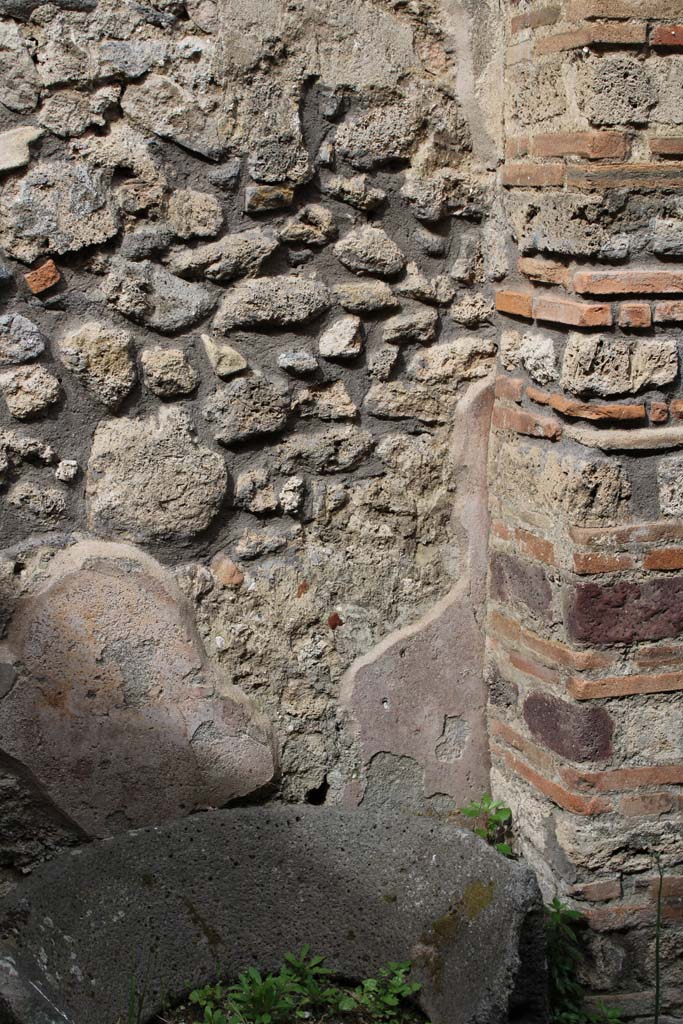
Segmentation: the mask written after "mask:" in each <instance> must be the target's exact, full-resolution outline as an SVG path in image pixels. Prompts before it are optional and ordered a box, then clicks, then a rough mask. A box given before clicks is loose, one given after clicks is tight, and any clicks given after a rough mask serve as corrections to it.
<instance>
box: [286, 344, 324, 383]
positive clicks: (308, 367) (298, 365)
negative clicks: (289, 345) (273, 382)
mask: <svg viewBox="0 0 683 1024" xmlns="http://www.w3.org/2000/svg"><path fill="white" fill-rule="evenodd" d="M277 365H278V366H279V367H280V369H281V370H285V371H286V372H287V373H291V374H293V375H294V376H295V377H307V376H309V375H310V374H312V373H316V372H317V370H318V360H317V359H316V358H315V356H314V355H312V354H311V353H310V352H306V351H305V350H304V349H299V350H297V351H295V352H281V353H280V355H279V356H278V357H277Z"/></svg>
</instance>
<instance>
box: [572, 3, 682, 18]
mask: <svg viewBox="0 0 683 1024" xmlns="http://www.w3.org/2000/svg"><path fill="white" fill-rule="evenodd" d="M682 15H683V3H682V2H681V0H570V3H569V4H568V6H567V9H566V11H565V16H566V18H567V20H569V21H578V20H579V19H582V18H583V19H591V18H615V19H620V20H628V19H629V18H642V17H643V16H647V17H648V18H649V19H650V20H651V21H657V20H659V19H660V18H661V19H663V20H665V21H666V20H671V19H672V18H680V17H681V16H682Z"/></svg>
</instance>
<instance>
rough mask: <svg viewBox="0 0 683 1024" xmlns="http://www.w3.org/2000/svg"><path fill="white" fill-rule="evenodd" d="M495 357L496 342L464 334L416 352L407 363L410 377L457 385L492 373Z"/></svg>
mask: <svg viewBox="0 0 683 1024" xmlns="http://www.w3.org/2000/svg"><path fill="white" fill-rule="evenodd" d="M495 354H496V346H495V343H494V342H493V341H491V340H489V339H488V338H477V337H469V336H467V335H464V336H463V337H461V338H455V339H453V340H452V341H445V342H443V343H441V344H439V345H433V346H432V347H431V348H428V349H425V350H424V351H423V352H417V353H416V354H415V355H414V356H413V358H412V359H411V361H410V363H409V364H408V376H409V377H412V378H413V379H414V380H419V381H425V382H432V383H440V384H448V383H450V384H452V385H457V384H459V383H460V382H461V381H464V380H475V379H476V378H478V377H483V376H485V375H486V374H487V373H489V372H490V370H491V368H492V366H493V357H494V356H495Z"/></svg>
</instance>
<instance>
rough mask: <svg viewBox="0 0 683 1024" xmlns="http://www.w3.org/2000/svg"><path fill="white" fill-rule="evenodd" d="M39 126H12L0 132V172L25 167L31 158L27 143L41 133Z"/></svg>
mask: <svg viewBox="0 0 683 1024" xmlns="http://www.w3.org/2000/svg"><path fill="white" fill-rule="evenodd" d="M42 134H43V133H42V131H41V129H40V128H32V127H26V128H12V129H11V130H10V131H8V132H0V172H2V171H14V170H16V169H17V168H18V167H25V166H26V165H27V163H28V162H29V160H30V159H31V151H30V149H29V144H30V143H31V142H35V141H36V139H39V138H40V136H41V135H42Z"/></svg>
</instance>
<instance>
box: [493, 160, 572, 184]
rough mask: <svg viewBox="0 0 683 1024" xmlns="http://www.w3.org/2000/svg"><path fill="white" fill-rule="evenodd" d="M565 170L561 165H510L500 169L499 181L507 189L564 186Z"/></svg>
mask: <svg viewBox="0 0 683 1024" xmlns="http://www.w3.org/2000/svg"><path fill="white" fill-rule="evenodd" d="M565 170H566V168H565V165H564V164H561V163H554V164H528V163H511V164H505V165H504V167H503V168H502V169H501V172H500V180H501V184H503V185H505V186H506V187H507V188H548V187H549V186H554V185H564V175H565Z"/></svg>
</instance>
